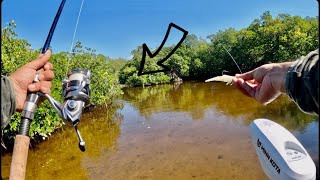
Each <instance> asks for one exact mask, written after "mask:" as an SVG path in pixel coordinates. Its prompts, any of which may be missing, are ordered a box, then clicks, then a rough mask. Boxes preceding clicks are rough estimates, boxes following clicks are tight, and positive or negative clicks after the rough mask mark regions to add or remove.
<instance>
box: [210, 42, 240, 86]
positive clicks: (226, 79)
mask: <svg viewBox="0 0 320 180" xmlns="http://www.w3.org/2000/svg"><path fill="white" fill-rule="evenodd" d="M220 44H221V46H222V47H223V49H224V50H225V51H227V53H228V54H229V56H230V57H231V58H232V60H233V62H234V63H235V64H236V65H237V67H238V69H239V71H240V73H241V74H242V71H241V69H240V67H239V65H238V63H237V62H236V60H234V58H233V57H232V55H231V54H230V52H229V51H228V50H227V49H226V48H225V47H224V46H223V45H222V43H220ZM224 72H227V71H225V70H223V71H222V76H215V77H213V78H210V79H207V80H206V81H205V82H211V81H218V82H226V83H227V84H226V85H232V79H233V78H234V76H230V75H225V74H223V73H224Z"/></svg>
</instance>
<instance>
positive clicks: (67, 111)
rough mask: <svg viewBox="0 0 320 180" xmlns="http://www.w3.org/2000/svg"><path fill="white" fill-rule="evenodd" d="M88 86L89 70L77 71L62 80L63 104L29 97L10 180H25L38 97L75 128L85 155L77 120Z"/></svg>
mask: <svg viewBox="0 0 320 180" xmlns="http://www.w3.org/2000/svg"><path fill="white" fill-rule="evenodd" d="M65 2H66V0H62V1H61V3H60V6H59V9H58V11H57V13H56V16H55V18H54V21H53V22H52V25H51V28H50V31H49V33H48V36H47V39H46V41H45V44H44V46H43V48H42V50H41V54H44V53H45V52H46V51H47V50H48V49H49V47H50V42H51V39H52V36H53V34H54V31H55V28H56V25H57V23H58V21H59V17H60V14H61V12H62V10H63V7H64V4H65ZM81 8H82V5H81ZM80 12H81V11H80ZM34 82H39V80H38V74H36V76H35V78H34ZM89 85H90V70H80V69H76V70H72V71H71V73H69V74H68V78H67V79H64V80H63V85H62V90H63V92H62V95H63V96H64V103H63V104H60V103H59V102H58V101H56V100H55V99H54V98H52V97H51V96H50V95H48V94H42V93H41V92H37V93H28V96H27V98H26V101H25V103H24V106H23V110H22V113H21V121H20V128H19V131H18V134H17V135H16V138H15V143H14V149H13V154H12V161H11V167H10V178H9V179H10V180H16V179H25V173H26V166H27V158H28V150H29V144H30V137H29V130H30V124H31V122H32V120H33V119H34V113H35V110H36V108H37V105H38V103H39V99H40V97H41V96H45V97H46V98H47V99H48V100H49V102H50V103H51V105H52V106H53V108H54V109H55V111H56V112H57V113H58V114H59V116H60V117H61V118H62V119H63V120H65V121H67V122H68V123H70V124H72V125H73V126H74V128H75V130H76V133H77V136H78V139H79V148H80V150H81V151H85V142H84V141H83V139H82V137H81V135H80V132H79V130H78V128H77V125H78V124H79V122H80V117H81V114H82V110H83V108H84V107H85V105H86V104H88V103H89V96H90V88H89Z"/></svg>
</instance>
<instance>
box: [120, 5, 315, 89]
mask: <svg viewBox="0 0 320 180" xmlns="http://www.w3.org/2000/svg"><path fill="white" fill-rule="evenodd" d="M208 40H209V41H208ZM318 41H319V35H318V17H316V18H314V17H306V18H302V17H300V16H290V15H289V14H279V15H278V16H277V17H272V15H271V14H270V12H268V11H267V12H265V13H263V14H262V15H261V17H260V18H258V19H254V21H253V22H252V23H251V24H250V25H249V26H248V27H247V28H243V29H241V30H235V29H234V28H229V29H226V30H220V31H218V32H217V33H215V34H211V35H208V36H207V40H203V39H199V38H198V37H197V36H196V35H194V34H191V35H188V36H187V38H186V39H185V40H184V42H183V44H182V45H181V46H180V47H179V48H178V50H177V51H176V52H175V53H174V54H173V55H172V56H171V57H170V58H169V59H168V60H167V61H166V62H165V64H166V65H168V66H169V67H170V68H171V69H172V70H175V71H177V72H178V73H177V74H178V75H179V76H180V77H181V78H182V79H187V80H189V79H192V80H204V79H207V78H210V77H212V76H217V75H221V73H222V71H223V70H227V71H229V74H235V73H239V70H238V68H237V66H236V65H235V63H234V62H233V60H232V58H231V57H230V56H229V55H228V53H227V52H226V51H225V50H224V48H223V46H224V47H225V48H226V49H227V50H228V51H229V52H230V53H231V55H232V56H233V57H234V59H235V60H236V62H237V63H238V64H239V66H240V68H241V70H242V71H243V72H245V71H248V70H252V69H253V68H255V67H257V66H260V65H263V64H266V63H271V62H282V61H292V60H294V59H295V58H298V57H300V56H303V55H306V54H307V53H308V52H310V51H313V50H315V49H317V48H318ZM173 47H174V45H173V46H171V47H164V48H163V49H162V50H161V51H160V53H159V54H158V55H157V56H156V57H155V58H152V59H150V58H149V59H148V58H147V59H146V63H145V69H144V70H145V71H148V70H155V69H158V68H159V66H157V65H156V62H157V61H158V60H160V59H162V58H164V57H165V56H166V55H167V54H168V52H169V51H170V50H171V49H172V48H173ZM132 54H133V56H134V57H133V58H132V60H130V61H128V62H127V64H126V65H125V66H124V68H123V69H122V70H121V71H120V74H119V78H120V82H121V83H123V84H124V83H125V84H128V85H133V84H134V85H139V84H141V85H145V84H146V83H151V84H156V83H155V82H147V81H145V80H144V77H143V76H141V77H136V75H135V74H136V72H137V69H139V63H140V61H141V56H142V52H141V47H138V48H137V49H136V50H134V51H132ZM153 76H158V74H153ZM138 79H139V80H138ZM129 80H130V81H129ZM133 81H134V82H135V83H132V82H133ZM157 83H158V82H157Z"/></svg>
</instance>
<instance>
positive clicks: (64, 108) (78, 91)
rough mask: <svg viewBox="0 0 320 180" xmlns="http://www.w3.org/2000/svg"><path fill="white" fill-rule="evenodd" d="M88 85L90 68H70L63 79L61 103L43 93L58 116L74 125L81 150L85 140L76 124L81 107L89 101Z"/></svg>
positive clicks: (78, 120) (83, 148) (83, 147)
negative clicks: (69, 71)
mask: <svg viewBox="0 0 320 180" xmlns="http://www.w3.org/2000/svg"><path fill="white" fill-rule="evenodd" d="M89 85H90V70H78V69H77V70H72V71H71V73H69V74H68V79H64V80H63V85H62V95H63V97H64V102H63V104H60V103H59V102H58V101H56V100H55V99H54V98H53V97H51V96H50V95H48V94H45V95H44V96H46V97H47V99H48V100H49V102H50V103H51V105H52V106H53V108H54V109H55V110H56V112H57V113H58V114H59V116H60V117H61V118H62V119H63V120H65V121H66V122H68V123H69V124H72V125H73V126H74V128H75V130H76V133H77V136H78V139H79V148H80V150H81V151H85V142H84V141H83V139H82V137H81V135H80V132H79V130H78V128H77V125H78V124H79V123H80V117H81V114H82V110H83V108H84V107H85V106H86V105H87V104H88V103H89V97H90V88H89Z"/></svg>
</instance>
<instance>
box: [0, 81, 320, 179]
mask: <svg viewBox="0 0 320 180" xmlns="http://www.w3.org/2000/svg"><path fill="white" fill-rule="evenodd" d="M118 103H122V104H123V108H121V109H118V110H115V109H113V108H109V109H108V113H107V109H105V108H98V109H95V110H94V111H93V112H90V113H86V114H84V116H83V118H82V122H81V124H80V126H79V129H80V131H81V134H82V136H83V138H84V140H85V141H86V145H87V150H86V152H85V153H82V152H80V150H79V149H78V147H77V143H78V142H77V138H76V134H75V133H74V130H73V129H72V128H71V127H68V126H66V127H64V130H62V131H60V132H57V133H55V134H54V136H52V137H50V139H48V140H46V141H44V142H43V143H41V144H39V145H38V146H36V147H34V148H33V149H31V150H30V151H29V157H28V167H27V177H26V179H113V180H117V179H159V180H160V179H267V177H266V176H265V174H264V172H263V171H262V168H261V166H260V164H259V161H258V158H257V156H256V154H255V151H254V148H253V146H252V144H251V140H250V134H249V127H248V126H249V124H250V123H251V122H252V121H253V120H254V119H256V118H262V117H263V118H268V119H271V120H273V121H275V122H277V123H279V124H281V125H283V126H284V127H286V128H287V129H288V130H289V131H291V132H292V133H293V134H294V135H295V136H296V137H297V139H298V140H299V141H300V142H301V143H302V144H303V145H304V146H305V148H306V149H307V151H308V152H309V154H310V155H311V157H312V158H313V160H314V161H315V162H316V163H318V161H319V160H318V153H319V149H318V144H319V138H318V137H319V136H318V133H319V132H318V126H319V121H318V119H316V118H317V117H314V116H309V115H306V114H304V113H302V112H301V111H300V110H299V109H298V108H297V107H296V105H295V104H294V103H292V102H291V101H290V100H289V99H288V98H287V97H285V96H283V97H280V98H279V99H277V100H276V101H275V102H273V103H271V104H270V105H268V106H261V105H260V104H258V103H256V102H255V101H254V100H253V99H251V98H248V97H245V96H243V95H242V94H241V93H240V92H238V91H237V90H236V89H234V88H233V87H232V86H225V84H224V83H183V84H180V85H176V86H173V85H160V86H153V87H146V88H127V89H124V95H123V96H122V97H121V98H120V100H119V102H118ZM315 119H316V120H315ZM10 158H11V154H6V155H4V156H2V176H3V177H5V178H6V177H8V174H9V166H10Z"/></svg>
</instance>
